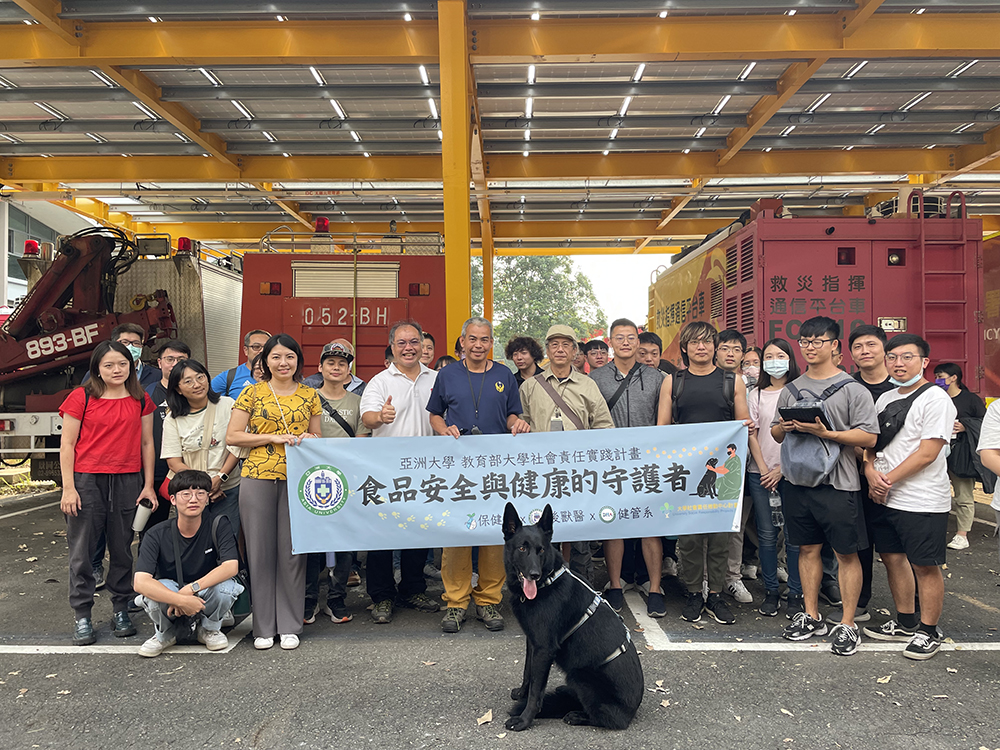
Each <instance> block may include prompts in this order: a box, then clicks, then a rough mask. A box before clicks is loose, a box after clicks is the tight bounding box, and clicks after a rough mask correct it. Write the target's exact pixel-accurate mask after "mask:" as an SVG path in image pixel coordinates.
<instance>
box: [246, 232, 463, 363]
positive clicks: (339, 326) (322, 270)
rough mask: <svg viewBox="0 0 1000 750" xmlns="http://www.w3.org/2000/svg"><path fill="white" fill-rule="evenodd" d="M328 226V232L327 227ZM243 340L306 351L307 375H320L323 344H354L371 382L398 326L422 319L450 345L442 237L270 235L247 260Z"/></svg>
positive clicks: (440, 344) (443, 348) (426, 327)
mask: <svg viewBox="0 0 1000 750" xmlns="http://www.w3.org/2000/svg"><path fill="white" fill-rule="evenodd" d="M321 228H322V227H321ZM243 282H244V283H243V315H242V320H241V325H240V327H241V331H240V335H241V336H243V335H244V334H246V333H247V332H248V331H252V330H254V329H262V330H265V331H270V332H272V333H277V332H278V331H282V332H284V333H287V334H289V335H291V336H292V337H293V338H294V339H295V340H296V341H298V342H299V344H300V345H301V346H302V350H303V355H304V359H305V374H306V375H309V374H312V373H313V372H316V370H317V369H318V366H319V356H320V352H321V351H322V349H323V346H324V345H325V344H327V343H329V342H330V341H333V340H334V339H337V338H344V339H347V340H348V341H350V342H352V343H353V344H354V347H355V351H356V352H357V359H356V363H355V372H356V374H357V375H358V377H360V378H362V379H363V380H366V381H367V380H369V379H370V378H371V377H372V375H375V374H376V373H378V372H380V371H381V370H383V369H385V347H386V346H387V345H388V343H389V328H390V327H391V326H392V324H393V323H395V322H397V321H400V320H406V319H412V320H416V321H417V322H418V323H419V324H420V325H421V327H422V328H423V329H424V331H426V332H428V333H430V334H431V335H433V336H434V338H435V341H436V342H437V344H438V347H437V348H438V354H439V355H441V354H445V353H447V351H448V350H449V349H450V347H449V346H447V345H446V343H445V338H444V337H445V284H444V244H443V242H442V241H441V237H440V235H436V234H433V235H427V234H420V235H409V234H401V235H390V236H381V235H379V236H374V235H371V236H370V235H360V234H358V235H337V234H327V233H325V232H320V233H316V234H290V233H287V232H276V233H272V234H268V235H265V237H264V238H263V239H262V240H261V243H260V248H259V251H258V252H252V253H246V254H244V256H243Z"/></svg>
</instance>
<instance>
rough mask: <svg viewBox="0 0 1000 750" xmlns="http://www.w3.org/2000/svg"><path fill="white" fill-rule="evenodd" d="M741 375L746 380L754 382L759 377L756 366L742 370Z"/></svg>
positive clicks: (758, 369)
mask: <svg viewBox="0 0 1000 750" xmlns="http://www.w3.org/2000/svg"><path fill="white" fill-rule="evenodd" d="M743 374H744V375H746V376H747V377H748V378H752V379H754V380H756V379H757V378H759V377H760V368H759V367H757V365H750V366H749V367H744V368H743Z"/></svg>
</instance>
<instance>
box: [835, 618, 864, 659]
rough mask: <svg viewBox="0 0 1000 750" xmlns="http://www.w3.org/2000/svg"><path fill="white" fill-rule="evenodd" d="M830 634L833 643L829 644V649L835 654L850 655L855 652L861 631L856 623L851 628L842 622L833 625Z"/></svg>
mask: <svg viewBox="0 0 1000 750" xmlns="http://www.w3.org/2000/svg"><path fill="white" fill-rule="evenodd" d="M831 635H832V636H833V643H831V644H830V650H831V651H832V652H833V653H835V654H836V655H837V656H850V655H851V654H854V653H857V651H858V645H859V644H860V643H861V631H860V630H858V626H857V625H855V626H854V627H853V628H852V627H850V626H848V625H844V623H840V624H839V625H834V627H833V631H832V632H831Z"/></svg>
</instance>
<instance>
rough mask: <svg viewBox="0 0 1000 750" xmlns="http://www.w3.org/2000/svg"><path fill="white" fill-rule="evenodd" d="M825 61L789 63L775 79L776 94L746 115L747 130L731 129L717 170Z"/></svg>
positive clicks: (758, 104)
mask: <svg viewBox="0 0 1000 750" xmlns="http://www.w3.org/2000/svg"><path fill="white" fill-rule="evenodd" d="M827 59H828V58H826V57H817V58H816V59H814V60H810V61H809V62H807V63H804V62H799V63H792V64H791V65H789V66H788V67H787V68H785V72H784V73H782V74H781V78H779V79H778V93H777V94H769V95H768V96H762V97H761V98H760V99H759V100H758V101H757V103H756V104H755V105H754V106H753V107H752V108H751V110H750V114H748V115H747V127H745V128H734V129H733V131H732V132H731V133H730V134H729V135H728V136H727V138H726V149H725V150H724V151H722V152H720V153H719V166H723V165H725V164H727V163H728V162H729V160H730V159H732V158H733V157H734V156H736V154H737V153H738V152H739V150H740V149H741V148H743V147H744V146H745V145H746V144H747V143H748V142H749V141H750V139H751V138H753V137H754V136H755V135H757V133H758V132H759V131H760V129H761V128H762V127H764V125H766V124H767V121H768V120H770V119H771V118H772V117H773V116H774V115H776V114H777V113H778V110H779V109H781V108H782V107H783V106H785V104H786V103H787V102H788V100H789V99H791V98H792V97H793V96H794V95H795V94H796V93H797V92H798V90H799V89H800V88H802V86H803V84H805V82H806V81H808V80H809V79H810V78H812V77H813V75H815V74H816V71H817V70H819V69H820V68H822V67H823V66H824V65H825V64H826V61H827Z"/></svg>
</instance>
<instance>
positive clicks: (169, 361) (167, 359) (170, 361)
mask: <svg viewBox="0 0 1000 750" xmlns="http://www.w3.org/2000/svg"><path fill="white" fill-rule="evenodd" d="M182 359H187V357H160V361H161V362H162V363H163V364H165V365H176V364H177V363H178V362H180V361H181V360H182Z"/></svg>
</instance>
